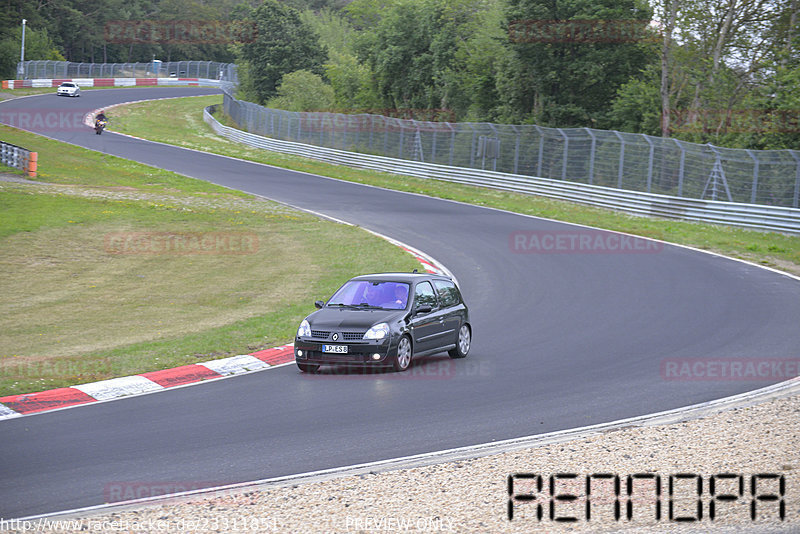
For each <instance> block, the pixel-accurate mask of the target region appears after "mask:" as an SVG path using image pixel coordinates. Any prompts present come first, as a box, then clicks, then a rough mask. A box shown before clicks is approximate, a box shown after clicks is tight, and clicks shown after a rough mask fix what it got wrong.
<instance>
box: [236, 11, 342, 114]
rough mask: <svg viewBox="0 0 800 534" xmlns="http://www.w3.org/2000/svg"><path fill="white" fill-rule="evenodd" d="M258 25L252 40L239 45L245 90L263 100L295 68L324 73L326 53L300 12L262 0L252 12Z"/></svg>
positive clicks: (252, 16)
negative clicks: (245, 75) (246, 74)
mask: <svg viewBox="0 0 800 534" xmlns="http://www.w3.org/2000/svg"><path fill="white" fill-rule="evenodd" d="M251 20H253V21H254V22H255V23H256V25H257V28H258V35H257V37H256V39H255V40H254V41H253V42H250V43H246V44H244V45H243V46H242V47H241V53H242V58H241V59H243V60H245V61H246V62H247V63H248V65H249V67H248V69H249V77H248V80H247V83H248V84H249V86H247V87H246V88H244V91H245V92H246V93H247V94H251V95H255V96H256V99H255V100H256V102H258V103H264V102H266V101H267V100H269V99H270V98H272V97H273V96H275V95H276V92H277V87H278V83H279V82H280V80H281V78H282V77H283V75H284V74H288V73H290V72H294V71H297V70H308V71H311V72H313V73H315V74H319V75H322V74H323V73H324V71H323V69H322V65H323V63H324V62H325V60H326V59H327V55H326V53H325V51H324V50H323V48H322V47H321V46H320V44H319V37H318V36H317V35H316V34H315V33H314V31H313V30H312V29H311V28H310V27H309V26H308V25H307V24H305V23H303V21H302V20H301V19H300V13H299V12H298V11H297V10H295V9H292V8H290V7H287V6H285V5H283V4H281V3H280V2H278V1H277V0H265V2H264V3H263V4H261V5H260V6H259V7H258V8H257V9H255V10H254V11H253V12H252V13H251Z"/></svg>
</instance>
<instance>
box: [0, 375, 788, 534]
mask: <svg viewBox="0 0 800 534" xmlns="http://www.w3.org/2000/svg"><path fill="white" fill-rule="evenodd" d="M792 382H793V383H795V385H794V386H793V387H791V388H789V389H787V392H786V393H789V394H790V395H789V396H784V397H778V398H773V399H772V400H768V401H766V402H761V403H760V404H755V405H751V406H744V407H737V408H732V409H727V410H725V411H722V412H718V413H714V414H713V415H708V416H705V417H701V418H698V419H692V420H688V421H683V422H678V423H674V424H667V425H653V426H651V425H649V424H647V425H643V426H633V427H623V428H621V429H618V430H614V431H606V432H602V433H596V432H595V433H593V434H591V435H588V436H587V437H582V438H579V439H573V440H571V441H562V442H557V443H550V444H547V445H541V446H536V447H532V448H527V449H520V450H512V451H508V452H504V453H500V454H493V455H490V456H482V457H477V458H471V459H463V460H459V461H454V462H446V463H436V464H432V465H426V466H422V467H415V468H408V469H395V470H388V471H380V470H379V469H376V470H375V471H373V472H366V473H362V474H358V475H350V476H335V477H328V478H327V479H323V480H321V481H314V482H300V481H296V480H295V481H288V482H287V481H284V482H282V483H268V484H261V485H257V486H249V487H237V488H230V489H224V490H218V491H216V492H212V493H201V494H194V495H189V496H183V497H177V498H176V497H172V498H167V499H164V498H162V499H159V500H154V501H150V502H145V503H141V502H140V503H137V504H134V505H131V504H128V505H124V506H115V507H111V508H102V509H98V510H94V511H91V512H89V511H84V512H81V513H77V514H71V515H67V516H55V517H50V518H47V521H41V520H39V521H37V520H33V521H31V522H29V523H26V524H24V525H22V524H17V525H12V524H6V525H4V526H5V527H12V531H14V528H15V527H16V531H20V532H22V531H24V529H25V528H27V529H29V530H30V529H32V528H35V529H36V531H39V532H80V531H83V532H87V531H89V532H101V531H102V532H302V533H312V532H319V533H327V532H476V533H491V532H526V533H527V532H620V531H624V532H698V533H699V532H726V533H727V532H800V394H798V391H800V387H798V386H800V381H798V380H797V379H795V380H793V381H792ZM786 393H784V394H786ZM520 474H531V475H533V476H534V478H532V479H525V478H523V477H519V475H520ZM558 474H562V475H563V474H575V475H578V477H577V478H575V479H568V478H566V477H564V478H553V480H554V490H555V494H557V495H560V496H566V498H564V499H560V500H558V501H556V500H555V499H553V498H552V496H553V494H552V493H550V489H549V484H550V479H551V475H558ZM510 475H515V476H514V483H513V490H512V493H511V494H509V476H510ZM587 475H593V476H592V477H591V478H590V482H591V494H590V496H589V501H590V506H589V508H590V513H591V516H590V518H589V519H588V520H587V519H586V501H587V498H586V491H585V488H586V479H587ZM597 475H601V476H597ZM602 475H612V477H611V478H603V476H602ZM633 475H645V477H635V478H634V477H633ZM650 475H659V476H660V485H661V495H660V496H657V495H656V493H655V489H656V482H655V480H654V478H653V477H652V476H650ZM670 475H673V484H674V486H673V491H672V498H670V495H669V493H670V492H669V480H670ZM674 475H694V476H692V477H691V478H678V477H675V476H674ZM717 475H728V476H727V477H718V476H717ZM753 475H762V476H760V477H758V478H757V479H756V498H755V499H754V497H753V495H752V482H753ZM773 475H776V476H773ZM536 476H541V480H542V488H541V490H540V489H538V488H537V486H536V482H537V480H538V479H537V478H535V477H536ZM613 476H618V477H619V480H620V489H619V497H617V490H616V489H615V488H614V478H613ZM629 476H630V478H631V479H632V480H633V495H632V496H631V497H630V498H628V496H627V481H628V478H629ZM712 476H713V477H715V480H714V482H715V489H714V491H715V493H714V494H715V496H717V497H718V499H716V500H715V503H714V504H715V517H714V519H713V520H712V519H711V518H710V507H711V501H712V499H711V489H710V484H711V478H712ZM648 477H649V478H648ZM698 479H699V480H700V481H701V483H702V488H701V491H702V494H701V495H699V496H698ZM781 479H782V480H783V483H784V486H783V488H781ZM317 480H319V477H317ZM740 483H741V487H739V484H740ZM526 495H528V496H532V497H534V498H535V500H532V501H531V500H529V501H525V500H522V499H521V498H519V497H522V498H523V499H524V496H526ZM569 495H574V496H575V497H576V498H575V499H573V500H572V501H569V500H568V499H569ZM726 497H727V498H726ZM698 500H699V502H698ZM509 502H511V507H512V509H513V513H514V516H513V519H509V517H508V513H509ZM617 502H619V506H620V519H616V518H615V506H616V503H617ZM753 502H755V507H756V509H755V511H756V516H757V517H756V520H755V521H754V520H753V519H752V517H751V514H752V512H753ZM551 503H553V507H554V508H553V511H552V513H553V514H554V516H553V517H554V518H569V517H573V518H576V519H577V521H574V522H562V521H556V520H555V519H551V516H550V514H551V509H550V506H551ZM628 503H630V506H631V512H632V514H633V518H632V519H631V520H628V519H627V517H626V514H627V510H628ZM657 503H660V518H659V519H656V513H657V511H658V510H657V507H658V506H659V504H657ZM670 503H671V506H672V508H671V509H670ZM539 504H541V509H542V518H541V519H539V518H538V517H537V510H538V508H539ZM698 507H699V508H700V510H699V511H698ZM781 507H782V509H783V516H784V518H783V519H781V517H780V516H781ZM670 513H671V514H672V515H670ZM699 513H702V516H700V515H699ZM670 517H672V519H670ZM691 518H694V519H695V521H692V522H690V521H679V519H691ZM57 522H62V523H60V524H59V523H57ZM69 522H71V523H69Z"/></svg>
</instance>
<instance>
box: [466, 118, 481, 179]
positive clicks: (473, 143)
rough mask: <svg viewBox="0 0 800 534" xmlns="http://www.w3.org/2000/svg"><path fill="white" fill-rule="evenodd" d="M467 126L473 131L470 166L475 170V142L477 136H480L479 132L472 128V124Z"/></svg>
mask: <svg viewBox="0 0 800 534" xmlns="http://www.w3.org/2000/svg"><path fill="white" fill-rule="evenodd" d="M466 124H467V126H469V127H470V129H471V130H472V144H471V145H470V147H469V166H470V168H474V167H475V140H476V136H477V135H478V132H477V131H476V130H475V128H473V127H472V124H470V123H466Z"/></svg>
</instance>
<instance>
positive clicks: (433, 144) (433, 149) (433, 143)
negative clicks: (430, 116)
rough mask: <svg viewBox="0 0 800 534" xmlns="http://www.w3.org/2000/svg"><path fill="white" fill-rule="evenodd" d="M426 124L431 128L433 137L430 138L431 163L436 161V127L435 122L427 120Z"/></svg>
mask: <svg viewBox="0 0 800 534" xmlns="http://www.w3.org/2000/svg"><path fill="white" fill-rule="evenodd" d="M428 125H429V126H430V127H431V128H432V129H433V139H432V140H431V163H436V132H437V131H438V127H437V126H436V123H433V122H428Z"/></svg>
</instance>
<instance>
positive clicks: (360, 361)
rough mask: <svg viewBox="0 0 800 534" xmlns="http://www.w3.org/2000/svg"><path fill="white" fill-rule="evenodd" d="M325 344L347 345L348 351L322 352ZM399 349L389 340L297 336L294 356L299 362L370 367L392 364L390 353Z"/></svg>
mask: <svg viewBox="0 0 800 534" xmlns="http://www.w3.org/2000/svg"><path fill="white" fill-rule="evenodd" d="M323 345H340V346H341V345H344V346H347V353H346V354H340V353H329V352H322V346H323ZM393 351H397V343H396V342H395V343H391V342H390V341H389V340H380V341H375V340H365V341H360V342H358V343H353V342H350V343H335V342H331V341H325V342H322V341H317V340H313V341H312V340H307V339H302V338H295V341H294V357H295V360H296V361H297V362H298V363H309V364H316V365H325V364H337V363H343V364H349V365H363V366H369V367H383V366H387V365H391V364H392V362H391V358H390V355H391V354H394V352H393Z"/></svg>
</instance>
